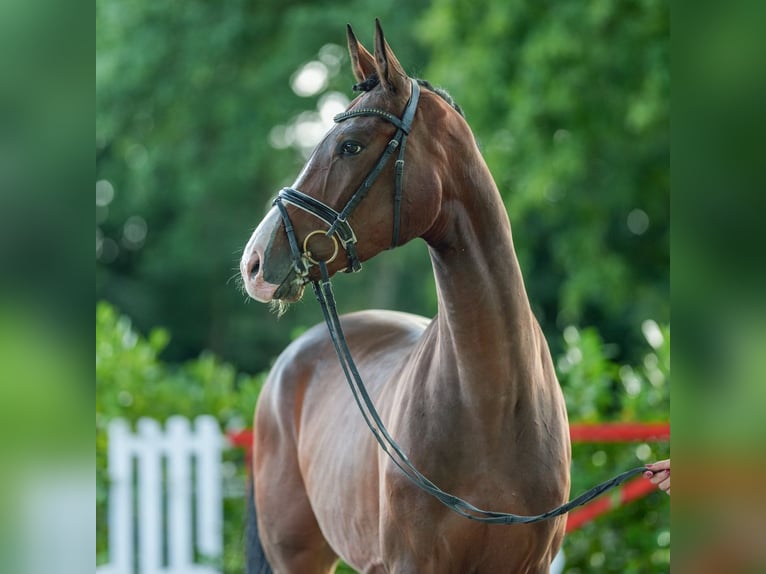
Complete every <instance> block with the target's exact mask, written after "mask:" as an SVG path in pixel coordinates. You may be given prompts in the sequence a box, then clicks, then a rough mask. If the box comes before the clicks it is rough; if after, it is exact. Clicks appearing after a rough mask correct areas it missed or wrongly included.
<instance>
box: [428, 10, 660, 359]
mask: <svg viewBox="0 0 766 574" xmlns="http://www.w3.org/2000/svg"><path fill="white" fill-rule="evenodd" d="M668 8H669V7H668V4H667V3H666V2H661V1H657V0H637V1H629V2H617V3H615V2H608V1H595V2H552V1H541V2H527V1H522V0H511V1H509V2H497V1H495V0H478V1H476V2H471V3H466V2H464V1H463V0H436V1H435V2H434V3H433V4H432V5H431V7H430V9H429V10H428V12H427V14H426V16H425V17H424V18H423V20H422V21H421V25H420V28H419V29H420V30H421V31H422V34H423V36H424V37H425V38H426V40H427V45H428V46H429V47H430V48H431V49H432V52H431V59H430V64H429V68H428V73H429V75H430V76H431V77H432V79H433V80H434V81H437V82H439V83H440V84H442V85H445V86H448V87H449V88H450V90H451V91H452V93H453V95H454V96H455V97H456V99H457V101H459V102H460V103H461V105H462V106H463V108H464V109H465V111H466V116H467V119H468V122H469V123H470V124H471V126H472V128H473V129H474V131H475V133H476V134H477V138H478V140H479V142H480V144H481V146H482V151H483V154H484V156H485V157H486V159H487V162H488V164H489V167H490V169H491V171H492V173H493V175H494V177H495V180H496V181H497V183H498V187H499V188H500V190H501V193H502V194H503V197H504V200H505V203H506V206H507V208H508V212H509V214H510V215H511V222H512V224H513V227H514V236H515V238H516V249H517V253H518V254H519V257H520V259H521V262H522V267H523V268H524V270H525V280H526V284H527V287H528V289H529V292H530V294H531V300H532V303H533V305H534V306H535V311H536V313H537V315H538V317H539V318H540V320H541V322H542V324H543V328H544V330H545V332H546V333H547V334H548V338H549V340H552V341H554V340H555V339H556V337H555V333H556V332H557V331H559V330H561V329H563V327H564V326H566V325H568V324H571V323H576V324H586V325H587V324H598V325H599V327H600V330H601V332H602V333H603V334H604V335H605V336H606V337H608V339H609V340H610V341H614V342H616V343H617V344H618V345H620V348H619V349H618V354H619V355H621V356H624V357H627V358H630V359H631V360H635V359H636V358H637V357H636V356H635V355H634V354H633V353H632V348H633V347H634V346H636V345H640V341H638V340H637V338H636V337H635V336H634V335H632V332H633V331H634V328H635V325H637V324H640V323H641V322H643V321H644V320H645V319H648V318H655V319H657V320H660V321H667V320H669V303H668V300H669V289H668V268H669V252H668V217H669V106H670V99H669V92H670V88H669V86H670V80H669V66H668V59H669V56H668V27H669V15H668ZM456 63H460V64H456Z"/></svg>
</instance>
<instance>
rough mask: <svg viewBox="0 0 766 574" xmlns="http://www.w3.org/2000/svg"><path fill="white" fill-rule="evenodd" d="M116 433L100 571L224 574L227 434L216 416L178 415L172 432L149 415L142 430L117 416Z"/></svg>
mask: <svg viewBox="0 0 766 574" xmlns="http://www.w3.org/2000/svg"><path fill="white" fill-rule="evenodd" d="M108 439H109V450H108V456H109V461H108V465H109V478H110V490H109V503H108V504H109V510H108V522H109V557H110V561H109V563H108V564H106V565H104V566H101V567H99V568H97V569H96V572H97V574H218V573H219V572H220V570H219V568H216V567H214V566H211V565H210V564H216V563H219V562H220V557H221V555H222V540H223V535H222V526H223V506H222V501H223V499H222V491H221V452H222V449H223V448H224V446H225V440H224V437H223V435H222V434H221V430H220V428H219V426H218V422H217V421H216V420H215V418H213V417H211V416H201V417H197V418H196V419H195V420H194V425H193V427H192V425H191V424H190V423H189V420H188V419H186V418H183V417H171V418H170V419H168V421H167V425H166V428H165V430H164V432H163V429H162V428H161V426H160V424H159V423H158V422H157V421H155V420H152V419H147V418H144V419H141V420H139V421H138V424H137V427H136V433H133V432H131V429H130V425H129V424H128V423H127V422H126V421H124V420H120V419H116V420H114V421H112V422H111V423H110V425H109V429H108ZM195 556H196V557H200V558H199V559H198V560H197V559H195ZM199 562H203V563H202V564H200V563H199Z"/></svg>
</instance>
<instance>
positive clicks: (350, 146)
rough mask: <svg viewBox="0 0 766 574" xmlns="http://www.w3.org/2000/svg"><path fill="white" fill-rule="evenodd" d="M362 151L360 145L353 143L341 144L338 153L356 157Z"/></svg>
mask: <svg viewBox="0 0 766 574" xmlns="http://www.w3.org/2000/svg"><path fill="white" fill-rule="evenodd" d="M362 149H364V148H362V145H361V144H359V143H357V142H354V141H347V142H343V143H342V144H341V146H340V152H341V153H342V154H343V155H356V154H358V153H359V152H361V151H362Z"/></svg>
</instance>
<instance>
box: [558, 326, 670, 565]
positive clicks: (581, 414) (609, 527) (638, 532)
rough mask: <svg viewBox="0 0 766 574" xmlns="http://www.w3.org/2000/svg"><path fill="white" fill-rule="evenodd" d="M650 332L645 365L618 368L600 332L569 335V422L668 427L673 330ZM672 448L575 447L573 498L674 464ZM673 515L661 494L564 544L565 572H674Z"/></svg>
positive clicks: (563, 359)
mask: <svg viewBox="0 0 766 574" xmlns="http://www.w3.org/2000/svg"><path fill="white" fill-rule="evenodd" d="M643 331H644V333H645V341H644V345H643V349H642V351H643V357H642V358H641V360H640V362H639V363H638V364H636V365H628V364H620V363H617V362H615V361H614V360H613V358H612V357H611V355H613V354H614V349H613V346H610V345H606V344H604V343H603V341H602V339H601V336H600V335H599V333H598V331H596V330H595V329H594V328H592V327H589V328H587V329H583V330H582V331H580V330H578V329H576V328H575V327H572V326H570V327H567V328H566V329H565V330H564V344H565V350H564V353H563V354H562V355H561V356H560V357H559V359H558V365H557V367H558V373H559V380H560V382H561V386H562V389H563V391H564V396H565V398H566V402H567V411H568V413H569V419H570V422H605V421H644V422H656V421H666V420H668V416H669V412H670V386H669V384H670V379H669V376H670V329H669V328H668V327H662V328H661V327H659V326H658V325H657V324H656V323H654V322H653V321H647V322H646V323H645V324H644V325H643ZM646 343H649V345H647V344H646ZM669 446H670V445H669V444H667V443H654V442H646V443H639V444H578V443H575V444H573V445H572V472H571V476H572V495H573V496H574V495H577V494H579V493H581V492H584V491H585V490H587V489H588V488H590V487H591V486H593V485H594V484H597V483H599V482H602V481H604V480H606V479H608V478H610V477H612V476H614V475H616V474H618V473H620V472H622V471H625V470H628V469H629V468H633V467H636V466H641V465H643V464H645V463H647V462H653V461H656V460H662V459H665V458H668V457H669V456H670V449H669ZM604 496H609V494H605V495H604ZM669 511H670V502H669V497H668V496H667V495H666V494H665V493H663V492H659V491H656V492H653V493H651V494H650V495H648V496H647V497H645V498H643V499H640V500H638V501H635V502H632V503H630V504H627V505H624V506H620V507H618V508H615V509H614V510H612V511H611V512H609V513H608V514H606V515H604V516H602V517H599V518H598V519H596V520H594V521H592V522H590V523H587V524H585V525H584V526H583V527H582V528H580V529H578V530H576V531H574V532H572V533H571V534H569V535H568V536H567V537H566V538H565V539H564V552H565V553H566V564H567V568H566V569H565V572H567V573H569V574H577V573H581V572H582V573H584V572H609V573H611V572H621V573H635V574H639V573H644V572H666V571H668V570H669V569H670V512H669Z"/></svg>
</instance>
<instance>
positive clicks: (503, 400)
mask: <svg viewBox="0 0 766 574" xmlns="http://www.w3.org/2000/svg"><path fill="white" fill-rule="evenodd" d="M463 157H468V158H470V159H469V161H468V162H467V163H466V164H465V165H463V166H462V167H459V168H458V169H459V170H461V171H463V173H458V174H453V177H450V178H445V179H444V180H442V181H453V182H462V186H461V188H455V189H451V190H450V189H447V190H445V196H446V197H448V198H450V201H449V213H448V214H447V215H446V221H444V222H443V223H442V225H443V229H444V233H443V234H442V238H441V239H440V241H438V242H436V243H429V245H430V254H431V260H432V263H433V268H434V274H435V277H436V286H437V293H438V298H439V307H438V314H437V317H436V319H435V324H436V333H437V336H436V354H437V357H438V359H437V361H435V364H434V368H436V369H437V370H439V371H440V376H439V377H434V378H431V379H430V380H431V381H433V382H434V384H435V385H439V386H440V388H439V389H434V394H435V395H438V396H445V395H444V392H445V389H444V382H445V381H449V383H448V384H450V385H451V386H452V388H454V389H455V390H456V391H457V392H458V393H459V395H460V396H459V397H457V399H458V400H459V401H460V404H461V405H468V406H470V405H472V404H473V405H475V406H476V407H477V408H480V409H501V410H502V409H506V410H507V409H513V408H514V407H515V406H516V404H517V401H518V400H519V398H520V397H521V396H523V395H522V393H523V391H524V386H525V385H526V386H529V385H530V384H532V381H533V380H534V379H535V378H536V377H535V376H534V373H537V372H539V371H537V370H536V369H537V368H539V358H540V356H541V354H540V348H539V345H540V339H539V337H538V335H539V329H538V327H537V323H536V320H535V319H534V317H533V315H532V312H531V309H530V306H529V300H528V298H527V294H526V291H525V288H524V281H523V279H522V275H521V269H520V267H519V263H518V259H517V257H516V253H515V251H514V249H513V240H512V236H511V227H510V222H509V220H508V216H507V214H506V211H505V208H504V206H503V204H502V201H501V199H500V195H499V193H498V191H497V187H496V186H495V182H494V181H493V179H492V176H491V175H490V173H489V170H488V168H487V166H486V164H485V163H484V160H483V159H482V157H481V155H480V154H479V152H478V150H475V152H474V153H473V154H465V155H463ZM455 398H456V397H454V396H453V400H454V399H455ZM445 400H448V399H446V398H445ZM483 414H484V413H483Z"/></svg>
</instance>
